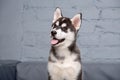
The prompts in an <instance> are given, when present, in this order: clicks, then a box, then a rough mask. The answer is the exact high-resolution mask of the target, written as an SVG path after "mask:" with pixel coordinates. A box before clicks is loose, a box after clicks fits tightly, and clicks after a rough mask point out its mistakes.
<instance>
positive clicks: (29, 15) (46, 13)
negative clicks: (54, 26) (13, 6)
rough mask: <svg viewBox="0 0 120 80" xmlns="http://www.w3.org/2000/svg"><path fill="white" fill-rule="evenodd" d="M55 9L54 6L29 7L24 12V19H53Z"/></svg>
mask: <svg viewBox="0 0 120 80" xmlns="http://www.w3.org/2000/svg"><path fill="white" fill-rule="evenodd" d="M52 16H53V9H52V8H27V9H25V10H24V12H23V20H24V21H31V22H32V21H33V22H35V21H39V22H40V21H49V20H51V19H53V17H52ZM31 22H28V25H29V23H31ZM24 23H26V22H24Z"/></svg>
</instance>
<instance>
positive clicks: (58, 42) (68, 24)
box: [51, 8, 82, 47]
mask: <svg viewBox="0 0 120 80" xmlns="http://www.w3.org/2000/svg"><path fill="white" fill-rule="evenodd" d="M81 19H82V14H81V13H79V14H76V15H75V16H74V17H73V18H72V19H70V18H67V17H63V16H62V13H61V10H60V8H56V10H55V12H54V18H53V24H52V30H51V38H52V39H51V44H52V46H64V47H65V46H69V45H70V44H72V42H74V41H75V40H76V35H77V32H78V30H79V28H80V25H81Z"/></svg>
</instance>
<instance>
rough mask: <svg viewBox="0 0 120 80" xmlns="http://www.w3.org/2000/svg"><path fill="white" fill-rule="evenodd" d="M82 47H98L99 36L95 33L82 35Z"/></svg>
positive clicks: (79, 39) (80, 39)
mask: <svg viewBox="0 0 120 80" xmlns="http://www.w3.org/2000/svg"><path fill="white" fill-rule="evenodd" d="M78 42H79V44H80V46H97V45H98V44H99V35H97V34H94V33H91V34H90V33H89V34H83V35H82V34H81V35H80V36H79V38H78Z"/></svg>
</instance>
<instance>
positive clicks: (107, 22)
mask: <svg viewBox="0 0 120 80" xmlns="http://www.w3.org/2000/svg"><path fill="white" fill-rule="evenodd" d="M8 3H9V4H8ZM0 4H2V5H1V6H2V7H1V8H0V12H1V14H0V59H18V60H23V61H24V60H47V57H48V54H49V49H50V43H49V41H50V37H49V33H50V27H51V22H52V19H53V12H54V10H55V8H56V7H60V8H61V9H62V12H63V15H64V16H67V17H70V18H72V17H73V16H74V15H75V14H77V13H79V12H82V13H83V21H82V26H81V29H80V31H79V35H78V40H77V43H78V45H79V47H80V49H81V55H82V60H83V61H120V60H119V59H120V54H119V53H120V15H119V14H120V5H119V4H120V0H11V1H9V0H7V1H4V0H2V1H1V2H0Z"/></svg>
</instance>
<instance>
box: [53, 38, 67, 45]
mask: <svg viewBox="0 0 120 80" xmlns="http://www.w3.org/2000/svg"><path fill="white" fill-rule="evenodd" d="M64 40H65V38H63V39H57V38H52V39H51V44H52V45H56V44H59V43H61V42H63V41H64Z"/></svg>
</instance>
